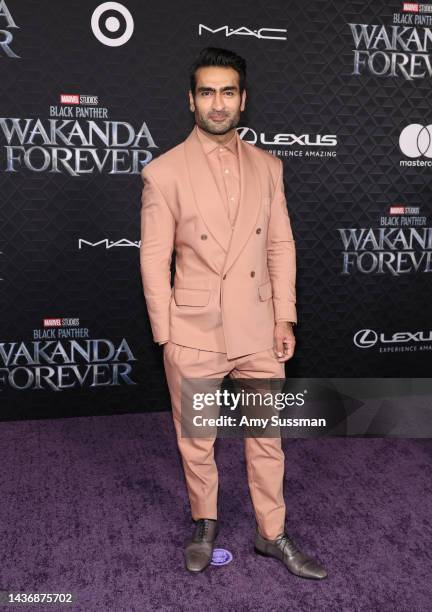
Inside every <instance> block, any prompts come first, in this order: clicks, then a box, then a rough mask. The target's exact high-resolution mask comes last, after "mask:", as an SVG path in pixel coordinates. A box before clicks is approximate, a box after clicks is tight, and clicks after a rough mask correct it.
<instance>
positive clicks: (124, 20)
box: [91, 2, 134, 47]
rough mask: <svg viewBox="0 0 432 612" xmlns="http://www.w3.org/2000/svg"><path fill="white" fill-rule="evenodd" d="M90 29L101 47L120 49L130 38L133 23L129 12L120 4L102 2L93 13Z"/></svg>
mask: <svg viewBox="0 0 432 612" xmlns="http://www.w3.org/2000/svg"><path fill="white" fill-rule="evenodd" d="M91 28H92V30H93V34H94V35H95V36H96V38H97V39H98V41H99V42H101V43H102V44H103V45H107V46H108V47H120V46H121V45H124V44H125V43H127V41H128V40H129V39H130V37H131V36H132V34H133V31H134V21H133V18H132V15H131V14H130V12H129V10H128V9H127V8H126V7H125V6H123V4H120V2H104V3H103V4H100V5H99V6H98V7H96V9H95V10H94V11H93V15H92V18H91Z"/></svg>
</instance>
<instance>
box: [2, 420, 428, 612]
mask: <svg viewBox="0 0 432 612" xmlns="http://www.w3.org/2000/svg"><path fill="white" fill-rule="evenodd" d="M0 427H1V432H2V436H1V443H0V444H1V472H0V494H1V504H0V520H1V548H0V551H1V552H0V554H1V563H0V590H1V591H4V590H12V591H14V592H17V591H20V592H27V593H28V592H39V593H41V592H51V593H53V592H54V593H56V592H57V593H59V592H60V593H61V592H63V593H64V592H70V593H72V594H73V597H74V603H73V604H72V605H69V606H58V605H54V606H53V605H51V606H49V605H45V606H44V605H37V606H36V605H22V606H4V607H2V608H1V609H2V610H3V609H4V610H8V609H10V610H17V609H22V610H38V611H39V612H42V611H45V610H50V611H54V610H55V611H56V612H57V610H65V609H69V610H79V611H84V612H93V611H95V612H96V611H97V612H100V611H110V612H111V611H113V612H123V611H125V612H126V611H127V612H129V611H136V612H142V611H143V610H144V611H147V610H151V611H153V610H155V611H163V610H188V611H192V610H193V611H195V610H196V611H198V610H199V611H200V612H201V611H202V610H219V609H220V610H227V611H233V610H235V611H237V610H239V611H243V610H244V611H248V610H250V611H253V612H255V611H257V610H266V611H279V610H280V611H286V610H301V611H303V610H304V611H308V612H309V611H313V612H315V611H322V610H323V611H332V612H333V611H334V612H345V611H346V612H354V611H357V610H358V611H360V610H361V611H367V612H371V611H375V610H376V611H377V612H378V611H379V612H387V611H388V612H395V611H399V610H400V611H401V612H417V611H418V612H426V611H427V610H430V609H431V606H432V603H431V602H432V579H431V569H432V552H431V551H432V545H431V544H432V529H431V517H432V469H431V465H432V441H430V440H402V439H342V438H333V439H320V440H289V439H287V440H285V441H284V447H285V454H286V475H285V499H286V502H287V510H288V515H287V530H288V532H289V533H290V534H291V535H292V536H293V537H294V539H295V540H296V541H297V542H298V543H299V544H300V545H301V547H303V548H304V550H305V551H306V552H310V553H313V554H315V555H316V556H317V558H318V559H320V560H321V561H322V562H323V563H325V565H326V568H327V570H328V573H329V576H328V578H327V579H326V580H324V581H308V580H304V579H301V578H297V577H295V576H293V575H291V574H290V573H289V572H288V571H287V570H286V569H285V568H284V567H283V565H282V564H281V563H279V562H278V561H275V560H272V559H268V558H264V557H260V556H258V555H256V554H255V553H254V552H253V536H254V529H255V523H254V517H253V511H252V506H251V502H250V498H249V493H248V488H247V481H246V469H245V464H244V455H243V441H242V440H234V439H224V440H218V441H217V446H216V458H217V462H218V465H219V473H220V492H219V513H220V517H219V518H220V522H221V525H220V526H221V530H220V535H219V538H218V541H217V547H218V548H226V549H228V550H229V551H230V552H231V553H232V554H233V560H232V562H231V563H230V564H229V565H226V566H223V567H209V568H208V569H207V570H206V571H205V572H204V573H203V574H200V575H198V576H193V575H190V574H188V573H187V571H186V570H185V569H184V557H183V543H184V540H185V538H186V537H187V536H188V535H189V534H190V532H191V528H192V523H191V520H190V517H189V506H188V501H187V497H186V490H185V486H184V480H183V473H182V469H181V464H180V459H179V455H178V452H177V447H176V443H175V439H174V429H173V425H172V421H171V414H170V413H152V414H138V415H119V416H102V417H82V418H71V419H58V420H40V421H23V422H10V423H1V424H0Z"/></svg>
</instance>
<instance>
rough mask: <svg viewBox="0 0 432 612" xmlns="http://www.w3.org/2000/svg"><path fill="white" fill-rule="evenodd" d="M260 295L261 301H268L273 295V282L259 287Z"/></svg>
mask: <svg viewBox="0 0 432 612" xmlns="http://www.w3.org/2000/svg"><path fill="white" fill-rule="evenodd" d="M258 294H259V297H260V300H261V301H264V300H268V299H270V298H271V296H272V295H273V290H272V286H271V281H267V282H266V283H264V284H263V285H260V286H259V287H258Z"/></svg>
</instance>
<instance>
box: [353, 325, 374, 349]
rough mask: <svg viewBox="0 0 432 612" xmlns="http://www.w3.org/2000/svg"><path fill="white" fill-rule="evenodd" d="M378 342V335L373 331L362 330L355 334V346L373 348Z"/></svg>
mask: <svg viewBox="0 0 432 612" xmlns="http://www.w3.org/2000/svg"><path fill="white" fill-rule="evenodd" d="M377 341H378V334H377V333H376V331H374V330H373V329H361V330H360V331H358V332H357V333H356V334H354V344H355V345H356V346H358V347H359V348H371V346H374V345H375V344H376V343H377Z"/></svg>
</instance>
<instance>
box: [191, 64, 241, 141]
mask: <svg viewBox="0 0 432 612" xmlns="http://www.w3.org/2000/svg"><path fill="white" fill-rule="evenodd" d="M195 79H196V87H195V98H194V97H193V96H192V92H191V90H189V103H190V109H191V111H192V112H195V122H196V124H197V125H198V126H199V127H200V128H201V129H202V130H204V131H205V132H208V133H209V134H226V133H227V132H229V131H230V130H232V129H233V128H235V127H237V125H238V124H239V121H240V113H241V111H243V110H244V108H245V102H246V90H243V94H242V95H241V96H240V87H239V74H238V72H237V71H236V70H234V68H228V67H219V66H206V67H203V68H198V70H197V71H196V73H195Z"/></svg>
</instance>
